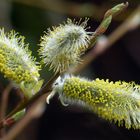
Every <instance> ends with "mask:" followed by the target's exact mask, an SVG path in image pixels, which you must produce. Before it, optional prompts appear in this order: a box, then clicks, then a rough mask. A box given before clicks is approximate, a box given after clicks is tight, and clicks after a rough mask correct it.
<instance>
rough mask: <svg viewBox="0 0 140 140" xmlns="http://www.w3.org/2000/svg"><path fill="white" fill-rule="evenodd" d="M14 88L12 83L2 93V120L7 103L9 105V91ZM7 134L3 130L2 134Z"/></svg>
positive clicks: (0, 118)
mask: <svg viewBox="0 0 140 140" xmlns="http://www.w3.org/2000/svg"><path fill="white" fill-rule="evenodd" d="M11 89H12V84H11V83H10V84H9V85H8V86H7V87H6V88H5V90H4V91H3V93H2V99H1V110H0V120H2V119H3V118H4V117H5V115H6V110H7V105H8V97H9V93H10V91H11ZM4 134H5V130H4V129H3V130H1V136H3V135H4Z"/></svg>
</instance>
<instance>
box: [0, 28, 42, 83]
mask: <svg viewBox="0 0 140 140" xmlns="http://www.w3.org/2000/svg"><path fill="white" fill-rule="evenodd" d="M0 71H1V72H2V73H3V74H4V76H5V77H7V78H9V79H10V80H12V81H14V82H15V83H17V84H19V83H21V82H23V81H24V82H29V83H30V82H32V81H38V79H39V76H40V75H39V66H37V65H36V64H35V61H34V59H33V58H32V57H31V52H30V51H29V50H28V46H27V45H25V44H24V38H23V37H22V36H17V35H16V34H15V33H14V31H12V32H11V33H9V34H5V33H4V30H3V29H1V30H0Z"/></svg>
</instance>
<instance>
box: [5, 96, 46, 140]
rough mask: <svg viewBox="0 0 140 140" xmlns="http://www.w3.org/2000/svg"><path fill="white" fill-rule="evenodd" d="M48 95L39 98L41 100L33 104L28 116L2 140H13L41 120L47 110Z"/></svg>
mask: <svg viewBox="0 0 140 140" xmlns="http://www.w3.org/2000/svg"><path fill="white" fill-rule="evenodd" d="M46 96H47V95H46V94H44V95H42V96H41V97H39V99H38V100H37V101H36V102H35V103H33V105H32V106H31V107H30V108H29V110H28V112H27V113H26V115H25V116H24V117H23V118H22V119H21V120H20V121H19V122H17V124H15V126H13V128H12V129H11V130H10V131H9V132H8V133H7V135H6V136H5V137H3V138H2V140H12V139H14V138H16V137H17V135H18V134H19V133H20V132H21V131H22V130H23V129H24V128H25V127H26V126H27V125H28V124H29V123H30V122H31V121H32V120H33V119H37V118H39V117H40V116H41V115H42V113H43V112H44V110H45V99H46Z"/></svg>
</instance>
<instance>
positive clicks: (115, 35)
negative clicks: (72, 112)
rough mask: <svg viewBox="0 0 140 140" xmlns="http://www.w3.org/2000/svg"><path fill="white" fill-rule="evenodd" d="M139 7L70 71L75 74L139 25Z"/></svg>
mask: <svg viewBox="0 0 140 140" xmlns="http://www.w3.org/2000/svg"><path fill="white" fill-rule="evenodd" d="M139 17H140V7H138V8H137V9H136V10H135V11H134V12H133V13H132V14H131V15H130V16H129V17H128V19H126V20H125V21H124V22H123V23H122V24H121V25H120V26H119V27H118V28H117V29H116V30H115V31H114V32H112V33H111V34H110V35H109V36H108V37H107V38H106V39H105V40H102V39H101V40H100V39H99V41H98V43H97V44H96V46H95V47H94V48H93V49H92V50H91V51H90V52H89V53H87V54H86V55H85V56H84V57H83V63H81V64H79V65H78V67H75V68H72V69H71V71H70V72H71V73H74V74H77V73H79V72H80V71H82V70H83V69H84V68H86V67H87V66H88V65H89V64H90V63H91V62H92V61H93V60H94V59H95V58H97V57H98V56H99V55H101V54H102V53H104V52H105V51H106V50H107V49H108V48H109V47H111V46H112V44H114V43H115V42H116V41H117V40H119V39H120V38H121V37H122V36H123V35H124V34H125V33H127V32H128V31H130V30H132V29H135V28H137V27H139V26H140V18H139Z"/></svg>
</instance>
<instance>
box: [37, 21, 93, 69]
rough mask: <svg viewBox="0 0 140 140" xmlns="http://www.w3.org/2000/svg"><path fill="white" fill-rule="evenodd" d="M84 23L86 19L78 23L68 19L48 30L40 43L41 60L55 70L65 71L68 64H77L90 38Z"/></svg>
mask: <svg viewBox="0 0 140 140" xmlns="http://www.w3.org/2000/svg"><path fill="white" fill-rule="evenodd" d="M86 24H87V20H85V21H84V22H82V23H81V24H80V23H78V22H74V21H72V20H70V19H68V20H67V22H66V23H64V25H62V24H61V25H59V26H58V27H53V30H52V31H51V30H48V33H46V35H44V36H43V37H42V38H41V43H40V46H41V48H40V50H39V53H40V55H41V57H42V62H43V63H44V64H47V65H49V66H50V68H51V69H53V70H54V71H55V72H64V71H67V70H68V68H69V66H70V65H75V64H77V63H78V62H79V61H80V56H81V54H82V53H83V52H84V51H85V50H86V49H87V48H88V44H89V40H90V33H89V32H87V31H86Z"/></svg>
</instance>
